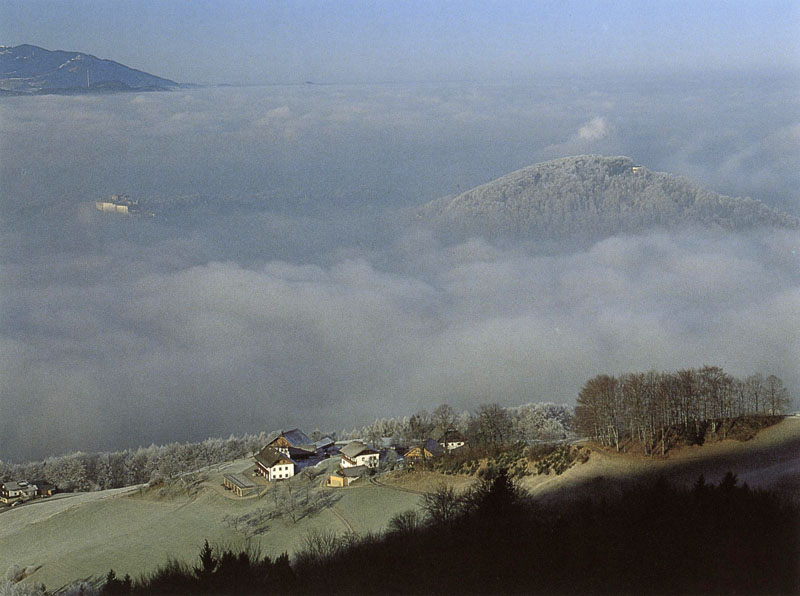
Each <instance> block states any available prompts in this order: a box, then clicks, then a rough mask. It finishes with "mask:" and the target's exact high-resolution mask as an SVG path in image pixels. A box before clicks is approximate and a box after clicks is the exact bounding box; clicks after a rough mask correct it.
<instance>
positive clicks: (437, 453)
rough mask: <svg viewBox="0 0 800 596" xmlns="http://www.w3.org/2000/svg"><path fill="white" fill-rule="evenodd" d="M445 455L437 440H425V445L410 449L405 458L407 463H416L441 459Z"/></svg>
mask: <svg viewBox="0 0 800 596" xmlns="http://www.w3.org/2000/svg"><path fill="white" fill-rule="evenodd" d="M444 453H445V451H444V447H442V446H441V445H440V444H439V442H438V441H437V440H436V439H425V443H424V444H423V445H414V446H413V447H410V448H409V450H408V451H406V454H405V455H404V456H403V457H404V458H405V460H406V461H414V460H422V459H433V458H436V457H441V456H442V455H444Z"/></svg>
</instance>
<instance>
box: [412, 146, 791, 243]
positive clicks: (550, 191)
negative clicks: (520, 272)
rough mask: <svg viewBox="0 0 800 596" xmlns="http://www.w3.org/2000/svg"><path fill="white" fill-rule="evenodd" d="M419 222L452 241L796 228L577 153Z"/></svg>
mask: <svg viewBox="0 0 800 596" xmlns="http://www.w3.org/2000/svg"><path fill="white" fill-rule="evenodd" d="M417 215H418V217H419V218H420V219H421V220H422V221H423V222H426V223H428V224H430V225H432V226H433V227H435V228H436V229H437V230H439V231H440V232H442V233H444V234H446V235H447V236H449V237H452V238H460V237H465V236H468V235H475V234H480V235H484V236H490V237H491V236H494V237H496V236H508V235H513V236H519V237H523V238H555V237H562V236H576V235H581V236H591V237H594V238H596V237H602V236H605V235H611V234H616V233H619V232H630V231H637V230H642V229H645V228H650V227H658V226H663V227H673V226H678V225H685V224H688V225H700V226H709V227H720V228H725V229H746V228H753V227H762V226H777V227H792V228H796V227H798V221H797V219H796V218H794V217H792V216H790V215H787V214H785V213H782V212H779V211H776V210H774V209H772V208H770V207H768V206H767V205H765V204H764V203H762V202H761V201H757V200H753V199H747V198H732V197H727V196H723V195H719V194H717V193H715V192H712V191H709V190H706V189H704V188H701V187H700V186H698V185H697V184H695V183H693V182H691V181H689V180H687V179H686V178H682V177H679V176H674V175H672V174H667V173H663V172H651V171H650V170H648V169H647V168H646V167H644V166H642V165H640V164H638V163H636V162H635V161H633V160H632V159H630V158H628V157H604V156H599V155H581V156H576V157H567V158H563V159H557V160H554V161H548V162H545V163H541V164H536V165H532V166H529V167H527V168H524V169H522V170H518V171H516V172H512V173H510V174H507V175H505V176H503V177H501V178H498V179H497V180H493V181H492V182H489V183H487V184H483V185H481V186H478V187H476V188H473V189H472V190H468V191H467V192H464V193H462V194H460V195H458V196H455V197H452V196H450V197H444V198H441V199H437V200H435V201H432V202H430V203H428V204H427V205H424V206H423V207H422V208H421V209H420V210H419V211H418V213H417Z"/></svg>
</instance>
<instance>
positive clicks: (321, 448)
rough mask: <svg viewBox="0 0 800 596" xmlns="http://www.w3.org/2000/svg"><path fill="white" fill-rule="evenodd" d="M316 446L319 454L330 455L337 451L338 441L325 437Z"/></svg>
mask: <svg viewBox="0 0 800 596" xmlns="http://www.w3.org/2000/svg"><path fill="white" fill-rule="evenodd" d="M314 446H315V447H316V448H317V455H320V456H322V457H329V456H330V454H331V453H333V452H335V451H336V441H334V440H333V439H331V438H330V437H323V438H322V439H320V440H319V441H317V442H316V443H314Z"/></svg>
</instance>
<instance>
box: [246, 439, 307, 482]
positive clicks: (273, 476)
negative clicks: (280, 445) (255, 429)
mask: <svg viewBox="0 0 800 596" xmlns="http://www.w3.org/2000/svg"><path fill="white" fill-rule="evenodd" d="M255 460H256V466H257V469H256V471H257V472H258V473H259V474H261V475H262V476H263V477H264V478H266V479H267V480H269V481H270V482H272V481H273V480H285V479H286V478H291V477H292V476H294V472H295V467H296V465H297V464H295V463H294V461H293V460H292V459H291V458H290V457H288V456H286V455H285V454H283V453H282V452H280V451H277V450H276V449H273V448H272V447H270V446H269V445H267V446H266V447H264V448H263V449H262V450H261V451H259V452H258V453H257V454H256V456H255Z"/></svg>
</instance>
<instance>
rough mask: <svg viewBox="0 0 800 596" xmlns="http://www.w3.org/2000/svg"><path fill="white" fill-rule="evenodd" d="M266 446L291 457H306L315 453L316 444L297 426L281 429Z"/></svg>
mask: <svg viewBox="0 0 800 596" xmlns="http://www.w3.org/2000/svg"><path fill="white" fill-rule="evenodd" d="M267 447H272V448H273V449H275V450H276V451H280V452H281V453H283V454H284V455H285V456H286V457H291V458H292V459H308V458H309V457H312V456H314V455H316V453H317V445H316V444H315V443H314V441H312V440H311V439H310V438H309V436H308V435H306V433H304V432H303V431H302V430H299V429H297V428H293V429H292V430H283V431H281V432H280V434H279V435H278V436H276V437H275V438H274V439H272V440H271V441H270V442H269V443H267Z"/></svg>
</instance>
